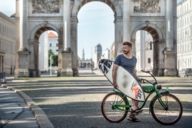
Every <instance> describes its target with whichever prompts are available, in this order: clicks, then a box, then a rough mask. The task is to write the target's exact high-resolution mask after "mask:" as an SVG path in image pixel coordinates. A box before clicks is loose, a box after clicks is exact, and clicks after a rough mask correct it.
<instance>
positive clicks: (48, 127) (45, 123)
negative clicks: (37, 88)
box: [1, 84, 54, 128]
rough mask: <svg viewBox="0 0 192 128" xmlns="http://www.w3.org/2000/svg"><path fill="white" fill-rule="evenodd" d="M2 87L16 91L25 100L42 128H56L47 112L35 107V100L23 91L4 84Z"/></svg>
mask: <svg viewBox="0 0 192 128" xmlns="http://www.w3.org/2000/svg"><path fill="white" fill-rule="evenodd" d="M1 86H2V87H4V88H7V89H9V90H13V91H15V92H16V93H17V94H18V95H19V96H20V97H21V98H23V99H24V102H25V104H26V105H27V106H28V107H29V109H30V110H31V111H32V113H33V115H34V116H35V119H36V120H37V124H38V125H39V127H40V128H54V126H53V124H52V123H51V121H50V120H49V119H48V117H47V116H46V114H45V112H44V111H43V110H42V109H41V108H40V107H38V106H37V105H35V103H34V102H33V100H32V99H31V98H30V97H29V96H28V95H27V94H25V93H24V92H22V91H21V90H16V89H14V88H12V87H9V86H7V85H5V84H2V85H1Z"/></svg>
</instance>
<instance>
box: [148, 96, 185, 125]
mask: <svg viewBox="0 0 192 128" xmlns="http://www.w3.org/2000/svg"><path fill="white" fill-rule="evenodd" d="M151 102H152V104H151V114H152V116H153V117H154V119H155V120H156V121H157V122H159V123H161V124H163V125H172V124H175V123H177V122H178V121H179V120H180V118H181V116H182V113H183V107H182V104H181V102H180V101H179V99H178V98H177V97H176V96H174V95H172V94H162V95H161V97H155V98H154V99H153V100H152V101H151Z"/></svg>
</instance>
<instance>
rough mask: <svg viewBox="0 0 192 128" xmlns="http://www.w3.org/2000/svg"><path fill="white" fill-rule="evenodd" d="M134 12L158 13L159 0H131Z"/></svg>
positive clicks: (159, 9)
mask: <svg viewBox="0 0 192 128" xmlns="http://www.w3.org/2000/svg"><path fill="white" fill-rule="evenodd" d="M133 2H134V12H136V13H160V11H161V7H160V0H133Z"/></svg>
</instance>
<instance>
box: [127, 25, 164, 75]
mask: <svg viewBox="0 0 192 128" xmlns="http://www.w3.org/2000/svg"><path fill="white" fill-rule="evenodd" d="M138 32H140V35H137V34H138ZM136 35H137V36H140V42H139V43H138V44H136V40H137V39H136V38H137V37H136ZM147 35H148V36H151V39H150V40H151V41H147V40H146V38H147V37H146V36H147ZM148 38H150V37H148ZM131 40H132V42H134V49H135V50H136V49H139V50H140V51H139V52H140V54H141V55H140V59H141V61H143V63H139V64H140V66H141V67H142V68H141V70H151V71H152V72H153V74H154V75H156V76H163V75H164V74H163V70H164V69H163V68H164V54H163V50H164V49H163V47H165V43H163V34H162V33H161V32H160V29H159V28H157V27H156V26H155V25H153V24H145V25H141V26H139V27H137V28H136V29H135V30H134V32H133V34H132V38H131ZM142 43H144V44H142ZM136 47H139V48H136ZM150 50H151V51H150ZM134 52H135V54H136V51H134ZM141 56H142V57H141ZM147 63H149V64H151V67H149V66H150V65H149V64H147Z"/></svg>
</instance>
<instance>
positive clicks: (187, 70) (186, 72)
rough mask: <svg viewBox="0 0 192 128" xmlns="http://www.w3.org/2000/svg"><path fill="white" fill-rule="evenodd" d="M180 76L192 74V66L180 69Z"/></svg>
mask: <svg viewBox="0 0 192 128" xmlns="http://www.w3.org/2000/svg"><path fill="white" fill-rule="evenodd" d="M179 76H180V77H188V76H192V68H185V69H182V70H180V71H179Z"/></svg>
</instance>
